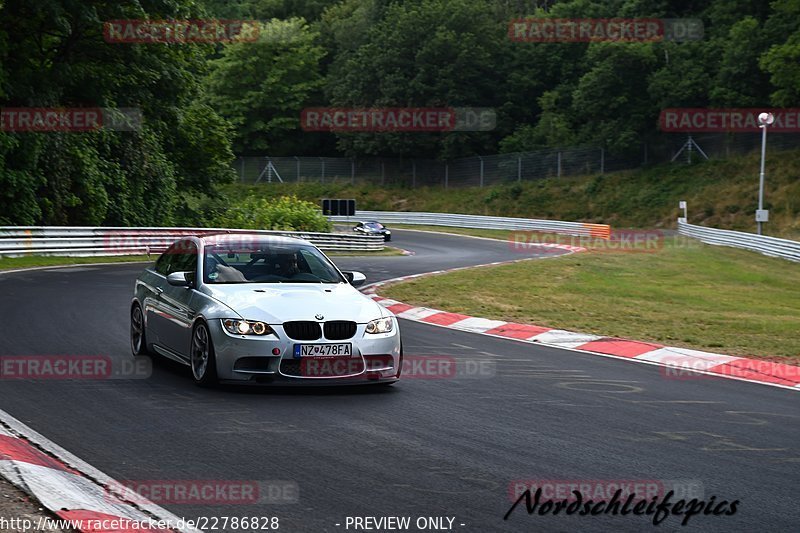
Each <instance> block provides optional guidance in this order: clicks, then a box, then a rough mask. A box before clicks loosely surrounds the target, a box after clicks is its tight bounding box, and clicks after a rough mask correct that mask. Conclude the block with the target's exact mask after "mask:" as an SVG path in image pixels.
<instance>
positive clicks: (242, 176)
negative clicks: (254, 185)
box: [239, 157, 244, 183]
mask: <svg viewBox="0 0 800 533" xmlns="http://www.w3.org/2000/svg"><path fill="white" fill-rule="evenodd" d="M241 167H242V173H241V174H240V175H239V179H240V181H241V182H242V183H244V157H243V158H242V165H241Z"/></svg>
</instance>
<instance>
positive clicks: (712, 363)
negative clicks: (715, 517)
mask: <svg viewBox="0 0 800 533" xmlns="http://www.w3.org/2000/svg"><path fill="white" fill-rule="evenodd" d="M571 251H577V250H571ZM517 261H520V260H516V261H506V262H496V263H489V264H487V265H480V267H484V266H491V265H500V264H507V263H514V262H517ZM465 268H475V267H460V268H454V269H448V270H438V271H435V272H427V273H425V274H415V275H413V276H403V277H399V278H394V279H390V280H386V281H382V282H378V283H373V284H370V285H368V286H367V287H365V288H364V293H365V294H366V295H367V296H369V297H370V298H372V299H373V300H375V301H376V302H378V303H379V304H381V305H382V306H383V307H385V308H387V309H388V310H390V311H391V312H393V313H394V314H395V315H396V316H397V317H398V318H404V319H406V320H413V321H415V322H423V323H425V324H432V325H435V326H441V327H446V328H451V329H457V330H461V331H469V332H472V333H479V334H483V335H491V336H494V337H500V338H505V339H513V340H517V341H522V342H530V343H535V344H543V345H546V346H551V347H555V348H563V349H567V350H572V351H577V352H581V353H586V354H590V355H599V356H603V357H613V358H621V359H627V360H629V361H635V362H639V363H647V364H653V365H658V366H661V367H665V369H669V373H667V374H666V375H667V376H670V375H674V377H673V378H672V379H680V378H681V376H682V375H684V374H682V372H687V373H689V374H690V375H695V374H702V375H709V376H717V377H720V378H729V379H737V380H740V381H748V382H753V383H761V384H764V385H771V386H775V387H781V388H788V389H794V390H800V366H794V365H785V364H781V363H774V362H770V361H764V360H758V359H750V358H747V357H736V356H731V355H724V354H718V353H712V352H704V351H700V350H691V349H688V348H676V347H670V346H664V345H661V344H655V343H650V342H641V341H633V340H628V339H620V338H615V337H604V336H602V335H592V334H587V333H577V332H574V331H566V330H562V329H554V328H549V327H544V326H536V325H533V324H517V323H514V322H505V321H502V320H490V319H487V318H478V317H473V316H468V315H463V314H460V313H449V312H447V311H441V310H439V309H431V308H428V307H415V306H412V305H409V304H406V303H403V302H398V301H397V300H392V299H390V298H385V297H383V296H380V295H378V294H377V291H378V289H379V288H381V287H385V286H386V285H387V284H394V283H398V282H401V281H407V280H411V279H416V278H421V277H425V276H432V275H436V274H444V273H446V272H453V271H456V270H463V269H465Z"/></svg>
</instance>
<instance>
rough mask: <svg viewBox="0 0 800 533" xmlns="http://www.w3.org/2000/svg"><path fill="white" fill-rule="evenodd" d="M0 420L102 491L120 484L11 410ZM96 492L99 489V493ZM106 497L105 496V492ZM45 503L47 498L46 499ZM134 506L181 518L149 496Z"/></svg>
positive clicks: (184, 532) (187, 532) (194, 532)
mask: <svg viewBox="0 0 800 533" xmlns="http://www.w3.org/2000/svg"><path fill="white" fill-rule="evenodd" d="M0 423H2V424H3V425H5V426H6V427H7V428H9V429H10V430H11V431H6V433H10V434H12V435H15V436H21V437H23V438H24V439H27V440H28V441H30V442H31V443H32V444H34V445H35V447H38V448H39V449H41V450H44V451H45V452H46V453H48V454H50V455H52V456H54V457H56V458H57V459H58V460H60V461H61V462H63V463H65V464H66V465H68V466H69V467H71V468H73V469H74V470H77V471H78V472H80V473H81V474H83V475H85V476H86V477H87V478H89V479H90V480H91V481H93V482H94V483H93V485H94V486H96V487H97V488H98V489H99V490H100V491H103V494H105V489H104V488H103V487H108V486H119V483H118V482H117V481H115V480H114V479H113V478H111V477H110V476H108V475H107V474H105V473H104V472H101V471H100V470H98V469H97V468H95V467H93V466H92V465H90V464H89V463H87V462H86V461H84V460H83V459H80V458H79V457H77V456H75V455H73V454H72V453H70V452H68V451H67V450H65V449H64V448H62V447H61V446H59V445H58V444H56V443H54V442H53V441H51V440H49V439H48V438H46V437H44V436H43V435H41V434H39V433H37V432H36V431H34V430H33V429H31V428H29V427H28V426H26V425H25V424H23V423H22V422H20V421H19V420H17V419H16V418H14V417H13V416H11V415H10V414H8V413H7V412H5V411H3V410H1V409H0ZM37 482H39V480H38V479H34V478H31V479H26V480H24V485H22V486H20V485H18V486H19V487H20V488H21V489H22V490H25V491H28V490H29V489H27V488H26V487H27V486H30V485H31V483H37ZM95 494H96V493H95ZM33 496H35V495H33ZM83 496H88V493H87V494H83ZM74 497H76V498H79V497H81V496H80V495H75V496H74ZM101 498H104V496H101ZM43 503H44V502H43ZM97 503H98V504H99V505H103V502H102V501H97ZM130 508H131V509H132V510H135V509H139V510H141V511H145V512H146V513H147V514H149V515H150V516H153V517H154V518H157V519H159V520H164V521H168V522H171V523H178V521H179V520H180V519H179V518H178V516H176V515H174V514H172V513H171V512H169V511H167V510H166V509H164V508H163V507H161V506H159V505H156V504H155V503H153V502H151V501H149V500H146V499H145V498H138V497H137V501H136V505H135V506H134V505H131V506H130ZM99 509H100V508H98V507H89V508H88V509H87V510H90V511H93V510H99ZM50 510H51V511H59V510H61V509H50ZM180 531H181V533H202V531H200V530H198V529H195V528H188V527H186V528H183V529H181V530H180Z"/></svg>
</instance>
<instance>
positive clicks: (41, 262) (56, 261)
mask: <svg viewBox="0 0 800 533" xmlns="http://www.w3.org/2000/svg"><path fill="white" fill-rule="evenodd" d="M326 253H327V255H329V256H331V257H350V256H364V255H366V256H369V257H375V256H384V255H403V250H401V249H399V248H394V247H390V246H387V247H385V248H384V249H383V250H382V251H380V252H326ZM157 258H158V254H152V255H150V257H149V258H148V257H147V256H146V255H124V256H119V255H115V256H101V257H53V256H41V255H32V256H26V257H0V271H2V270H15V269H18V268H31V267H46V266H61V265H90V264H93V263H134V262H150V261H155V260H156V259H157Z"/></svg>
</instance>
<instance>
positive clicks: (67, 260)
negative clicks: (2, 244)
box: [0, 254, 158, 270]
mask: <svg viewBox="0 0 800 533" xmlns="http://www.w3.org/2000/svg"><path fill="white" fill-rule="evenodd" d="M157 257H158V255H157V254H155V255H151V256H150V257H149V258H148V257H147V256H146V255H123V256H119V255H115V256H102V257H53V256H41V255H31V256H26V257H0V270H14V269H17V268H31V267H40V266H60V265H86V264H92V263H133V262H142V261H155V260H156V258H157Z"/></svg>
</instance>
